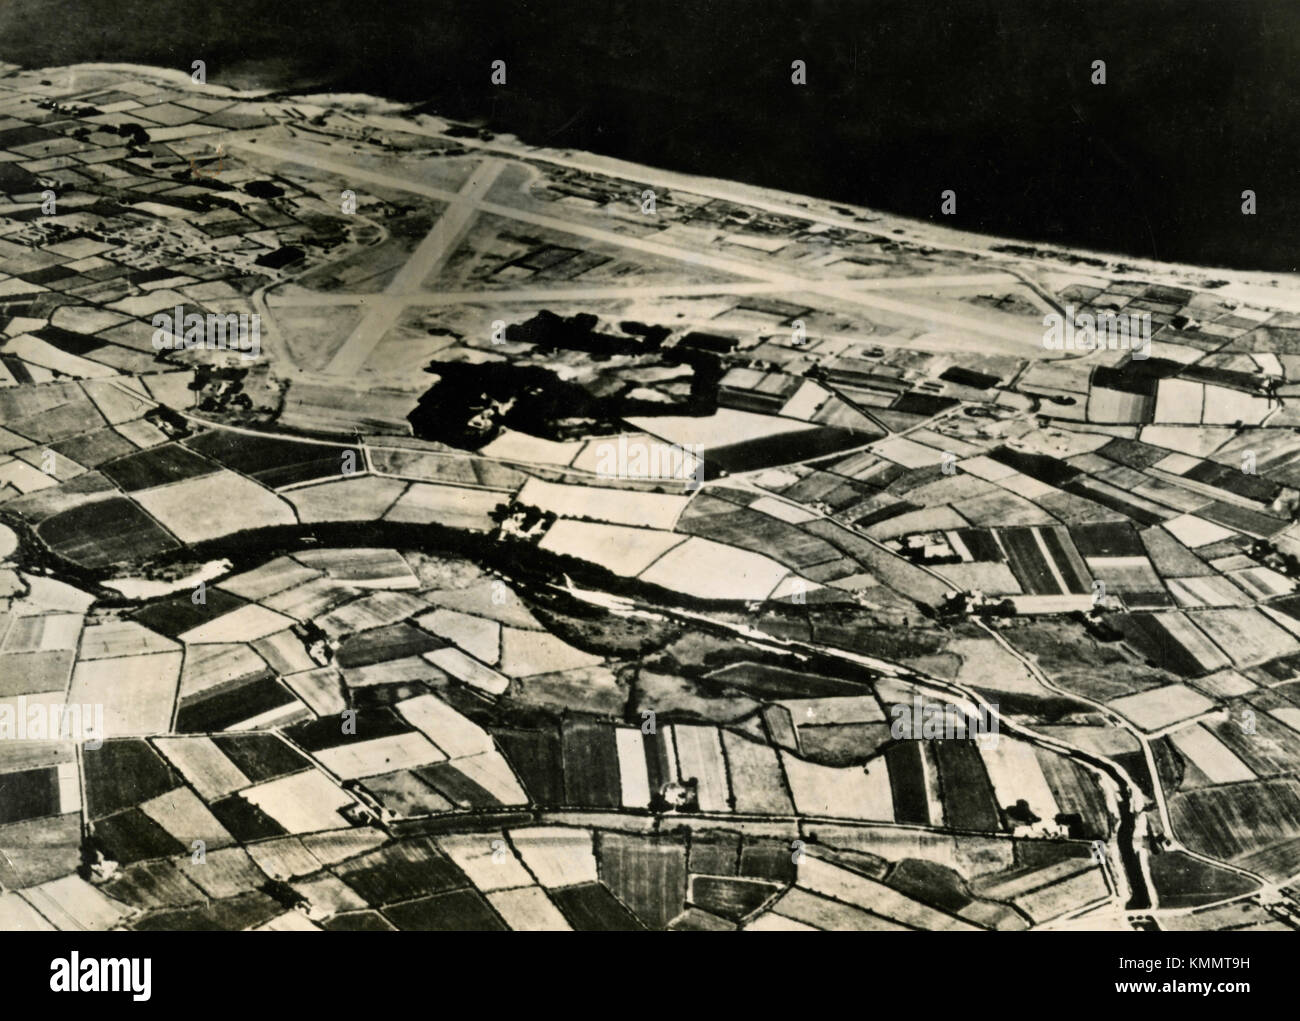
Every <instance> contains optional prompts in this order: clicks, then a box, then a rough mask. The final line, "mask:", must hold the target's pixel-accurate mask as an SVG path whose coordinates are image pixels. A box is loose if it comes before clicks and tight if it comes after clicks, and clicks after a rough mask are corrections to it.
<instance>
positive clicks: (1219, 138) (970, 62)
mask: <svg viewBox="0 0 1300 1021" xmlns="http://www.w3.org/2000/svg"><path fill="white" fill-rule="evenodd" d="M0 58H2V59H6V60H11V61H16V62H20V63H25V64H28V65H37V64H57V63H67V62H72V61H78V60H121V61H132V62H141V63H156V64H162V65H166V66H170V67H179V68H183V69H185V70H188V69H189V66H190V63H191V61H193V60H195V59H203V60H205V61H206V62H207V65H208V71H209V77H210V79H211V80H213V81H218V82H221V81H226V82H230V83H232V84H245V85H247V84H249V83H251V82H253V81H257V82H259V83H262V84H267V85H271V86H277V85H284V86H286V87H289V86H298V85H308V84H312V85H331V86H334V87H339V88H348V89H351V90H356V91H368V92H374V93H377V94H383V95H387V96H391V97H394V98H398V99H406V100H411V101H418V102H425V103H428V104H429V106H430V108H431V109H433V110H436V111H438V112H442V113H446V114H448V115H452V116H460V117H465V118H473V119H481V120H487V121H488V122H490V123H491V124H492V125H494V126H496V127H498V128H499V129H501V130H508V131H514V132H516V133H518V134H520V135H521V136H522V137H524V138H527V139H529V140H532V141H537V142H545V143H548V144H552V145H568V146H575V147H582V148H588V149H592V150H595V151H599V152H604V153H609V154H612V155H619V156H624V157H626V158H630V159H635V160H640V161H643V162H646V163H650V164H655V165H661V166H666V167H671V168H673V169H682V170H688V171H696V172H701V173H708V174H713V175H717V176H723V177H738V178H742V179H745V180H749V181H753V182H755V183H760V184H766V185H770V186H774V187H781V188H786V189H789V190H792V191H798V192H806V193H810V194H815V195H819V196H823V197H826V198H833V199H840V200H844V201H851V202H858V203H863V204H866V205H869V206H874V207H877V208H881V209H887V210H890V211H895V212H900V213H904V214H907V215H911V216H917V217H922V218H938V210H939V193H940V192H941V191H943V190H944V189H946V188H951V189H953V190H955V191H956V192H957V195H958V209H957V213H958V215H957V216H956V217H954V218H952V222H953V225H954V226H959V227H963V228H966V229H971V230H981V231H985V232H989V233H998V234H1007V235H1011V236H1015V237H1022V238H1026V239H1043V240H1051V241H1057V242H1064V243H1073V244H1079V245H1083V246H1088V247H1094V248H1100V249H1104V250H1109V251H1121V252H1126V253H1131V254H1134V255H1141V256H1146V257H1154V258H1164V259H1170V260H1177V261H1188V262H1197V263H1201V264H1205V265H1235V266H1240V267H1250V268H1264V269H1273V270H1278V269H1281V270H1293V269H1295V267H1296V262H1297V255H1296V244H1295V241H1296V239H1297V238H1298V237H1300V229H1298V228H1300V174H1298V173H1297V170H1296V149H1297V147H1296V140H1297V138H1300V98H1298V97H1300V3H1295V2H1294V0H1274V2H1267V3H1265V2H1253V0H1232V2H1226V0H1107V2H1104V3H1102V2H1078V0H968V2H961V3H957V2H934V3H930V2H926V0H778V2H768V0H685V2H683V0H643V2H638V3H632V2H629V0H606V2H601V0H581V2H577V0H544V2H540V0H539V2H535V3H520V2H513V3H505V2H499V0H474V2H471V3H466V2H456V3H452V2H447V0H394V2H384V0H374V2H372V3H369V4H357V3H356V2H355V0H320V2H313V3H301V2H296V0H277V2H275V3H268V2H266V0H207V2H196V0H147V2H146V0H5V2H3V3H0ZM796 58H798V59H802V60H804V61H806V62H807V65H808V84H807V85H806V86H804V87H798V86H794V85H792V84H791V83H790V62H791V61H792V60H794V59H796ZM495 59H503V60H505V61H506V62H507V67H508V82H507V85H506V86H505V87H503V88H497V87H493V86H492V85H491V84H490V82H489V65H490V63H491V61H492V60H495ZM1096 59H1102V60H1105V61H1106V64H1107V79H1108V83H1107V84H1106V85H1105V86H1094V85H1092V84H1091V83H1090V81H1089V77H1090V74H1091V63H1092V61H1093V60H1096ZM1247 188H1250V189H1253V190H1254V191H1256V192H1257V194H1258V203H1259V213H1258V215H1256V216H1254V217H1248V216H1243V215H1242V214H1241V211H1240V207H1241V192H1242V191H1243V190H1244V189H1247Z"/></svg>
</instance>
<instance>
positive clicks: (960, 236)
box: [0, 62, 1300, 314]
mask: <svg viewBox="0 0 1300 1021" xmlns="http://www.w3.org/2000/svg"><path fill="white" fill-rule="evenodd" d="M0 70H4V71H7V72H9V73H14V72H20V71H21V72H23V73H29V74H39V75H46V76H50V75H54V74H56V73H58V72H72V73H73V74H75V73H76V72H78V71H84V72H88V73H95V72H98V73H120V74H130V75H135V76H138V77H142V78H146V79H153V80H155V81H160V82H161V83H163V84H164V85H165V86H166V87H169V88H177V87H183V88H189V89H192V90H194V91H202V92H203V93H204V94H207V95H212V94H214V93H215V94H216V95H218V96H221V97H223V98H228V99H230V100H232V101H239V102H254V103H256V102H267V103H290V102H298V103H301V104H306V105H310V106H317V107H320V108H322V109H336V110H340V111H344V112H348V113H351V114H353V115H354V116H361V117H364V118H366V119H368V120H372V121H374V122H375V123H376V124H378V125H379V126H382V127H387V128H389V129H390V130H405V131H409V132H414V133H417V134H420V133H427V134H441V132H442V131H443V130H445V128H446V127H447V126H450V125H452V124H459V123H463V122H459V121H454V120H449V119H443V118H440V117H438V116H436V115H432V114H427V113H412V112H411V111H412V109H413V108H414V107H416V106H418V105H421V104H411V103H401V102H397V101H393V100H388V99H384V98H383V97H379V96H374V95H371V94H368V93H337V92H303V93H297V92H289V91H286V90H283V89H272V88H265V89H236V88H232V87H230V86H226V85H220V84H217V83H215V82H208V83H206V84H204V85H198V84H196V83H195V82H194V81H193V80H192V78H191V76H190V74H189V73H188V72H186V71H184V70H180V69H177V68H167V67H156V66H153V65H145V64H134V63H129V62H128V63H119V62H113V63H103V62H89V63H78V64H71V65H67V66H63V67H43V68H22V67H20V66H19V65H16V64H12V63H0ZM457 141H458V143H460V144H462V145H464V146H465V147H467V148H474V149H483V150H487V151H498V152H502V153H506V154H509V155H513V156H516V157H519V158H524V159H534V160H543V161H557V160H563V161H564V162H565V163H566V164H567V165H570V166H577V167H579V168H583V169H588V170H590V171H591V172H593V173H598V174H607V175H609V176H614V177H619V178H623V179H626V180H632V181H639V182H645V183H646V184H648V185H650V186H652V187H654V186H658V187H662V188H668V189H677V190H680V191H688V192H694V193H697V194H705V195H708V194H720V193H725V194H726V196H727V197H728V198H731V199H734V200H736V201H739V202H744V203H748V204H751V205H754V206H756V207H758V208H766V209H769V210H771V211H779V212H782V213H787V214H793V215H798V216H803V217H805V218H807V219H809V220H812V221H813V222H816V223H821V224H825V225H827V226H833V227H840V228H843V229H846V230H854V231H866V232H868V233H873V234H879V235H891V236H894V237H896V238H898V240H900V241H902V242H906V243H910V244H915V245H922V246H925V247H930V248H935V249H940V250H946V251H952V252H960V253H964V254H968V255H973V256H977V257H980V258H987V259H997V260H1005V261H1016V262H1022V263H1023V262H1028V263H1030V264H1032V265H1033V267H1034V268H1035V269H1036V271H1038V272H1040V273H1043V274H1046V275H1047V276H1048V277H1049V278H1055V279H1057V280H1062V279H1064V280H1066V281H1068V280H1076V279H1077V280H1087V279H1089V278H1092V279H1122V278H1130V277H1131V278H1138V279H1143V280H1150V281H1152V282H1159V283H1165V284H1170V285H1174V286H1180V287H1186V288H1191V289H1193V290H1197V291H1204V292H1206V293H1209V294H1213V295H1216V296H1218V297H1221V298H1228V299H1229V300H1233V301H1237V302H1241V303H1257V304H1263V305H1268V306H1270V307H1273V308H1277V309H1281V310H1284V311H1287V312H1294V313H1296V314H1300V273H1280V272H1269V271H1261V270H1243V269H1230V268H1224V267H1218V266H1205V265H1197V264H1191V263H1177V262H1163V261H1158V260H1152V259H1146V258H1141V257H1136V256H1129V255H1124V254H1119V253H1114V252H1104V251H1099V250H1095V249H1088V248H1075V247H1067V246H1064V245H1061V244H1058V243H1052V242H1035V241H1026V240H1023V239H1018V238H1012V237H1006V236H1001V235H992V234H979V233H975V232H972V231H967V230H960V229H957V228H952V227H948V226H945V225H943V224H941V223H938V222H934V221H928V220H918V219H915V218H911V217H906V216H901V215H898V214H895V213H889V212H884V211H881V210H878V209H872V208H869V207H866V206H861V205H857V204H854V203H848V202H840V201H837V200H833V199H824V198H818V197H815V196H808V195H801V194H797V193H793V192H787V191H783V190H780V189H775V188H769V187H764V186H762V185H755V184H750V183H748V182H745V181H740V180H730V179H724V178H717V177H708V176H703V175H695V174H689V173H683V172H680V171H673V170H666V169H662V168H658V167H653V166H650V165H646V164H640V163H633V162H631V161H628V160H624V159H621V158H619V157H615V156H604V155H601V154H599V153H593V152H590V151H585V150H578V149H563V148H553V147H548V146H537V145H532V144H530V143H528V142H525V141H523V140H521V139H519V138H518V137H517V136H515V135H512V134H509V133H501V134H495V135H494V137H493V139H492V140H491V141H490V142H484V141H481V140H477V139H472V138H458V139H457ZM837 209H843V210H848V211H849V212H850V213H851V214H852V215H845V214H843V213H840V212H837ZM1211 285H1215V286H1211Z"/></svg>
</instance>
